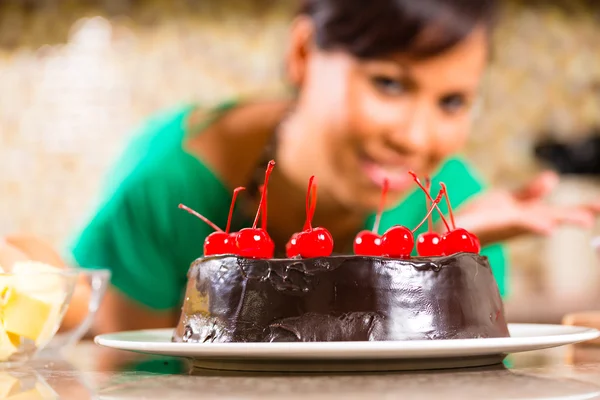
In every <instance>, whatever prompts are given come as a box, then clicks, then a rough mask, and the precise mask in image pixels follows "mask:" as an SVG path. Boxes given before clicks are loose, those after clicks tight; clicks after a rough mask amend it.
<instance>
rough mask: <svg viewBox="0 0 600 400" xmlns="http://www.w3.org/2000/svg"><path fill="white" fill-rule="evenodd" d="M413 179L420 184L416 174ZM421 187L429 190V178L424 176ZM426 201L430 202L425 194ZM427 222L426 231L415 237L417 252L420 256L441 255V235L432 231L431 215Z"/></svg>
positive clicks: (427, 191)
mask: <svg viewBox="0 0 600 400" xmlns="http://www.w3.org/2000/svg"><path fill="white" fill-rule="evenodd" d="M413 179H415V182H416V183H417V185H419V184H420V182H418V179H417V177H416V175H413ZM419 187H421V185H419ZM421 189H423V190H424V191H425V193H426V194H428V193H430V192H431V180H430V179H429V178H426V187H425V188H423V187H421ZM426 202H427V203H430V200H429V196H426ZM428 208H429V206H428ZM433 208H434V207H432V208H431V209H432V210H433ZM427 223H428V229H427V232H425V233H421V234H420V235H419V236H418V237H417V253H418V254H419V255H420V256H421V257H435V256H441V255H442V253H443V251H442V245H441V244H442V236H441V235H440V234H439V233H437V232H434V231H433V221H432V219H431V216H429V218H427Z"/></svg>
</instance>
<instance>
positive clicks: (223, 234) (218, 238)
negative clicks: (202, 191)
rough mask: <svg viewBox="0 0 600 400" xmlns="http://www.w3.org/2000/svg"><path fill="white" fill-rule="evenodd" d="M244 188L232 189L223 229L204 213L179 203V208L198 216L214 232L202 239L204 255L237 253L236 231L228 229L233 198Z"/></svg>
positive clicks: (231, 215) (232, 208)
mask: <svg viewBox="0 0 600 400" xmlns="http://www.w3.org/2000/svg"><path fill="white" fill-rule="evenodd" d="M244 189H245V188H243V187H238V188H236V189H235V190H234V191H233V196H232V199H231V205H230V207H229V216H228V217H227V227H226V228H225V231H223V230H222V229H221V228H219V227H218V226H217V225H215V224H214V223H213V222H211V221H210V220H209V219H208V218H206V217H205V216H204V215H202V214H200V213H198V212H197V211H194V210H192V209H191V208H189V207H187V206H185V205H183V204H180V205H179V208H181V209H182V210H185V211H187V212H189V213H190V214H192V215H194V216H196V217H198V218H200V219H201V220H202V221H204V222H205V223H206V224H208V225H209V226H210V227H212V228H213V229H214V230H215V232H213V233H211V234H210V235H208V236H207V237H206V239H204V255H205V256H214V255H219V254H237V248H236V247H235V237H236V235H237V233H235V232H234V233H229V229H230V228H231V219H232V217H233V210H234V209H235V200H236V199H237V196H238V193H240V192H241V191H242V190H244Z"/></svg>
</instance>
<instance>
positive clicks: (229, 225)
mask: <svg viewBox="0 0 600 400" xmlns="http://www.w3.org/2000/svg"><path fill="white" fill-rule="evenodd" d="M242 190H246V188H245V187H241V186H240V187H238V188H235V190H234V191H233V195H232V197H231V206H229V216H228V217H227V227H226V228H225V233H229V229H230V228H231V219H232V218H233V210H234V209H235V199H236V198H237V196H238V193H240V192H241V191H242Z"/></svg>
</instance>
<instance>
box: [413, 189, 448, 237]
mask: <svg viewBox="0 0 600 400" xmlns="http://www.w3.org/2000/svg"><path fill="white" fill-rule="evenodd" d="M443 195H444V189H440V192H439V193H438V195H437V197H436V199H435V200H434V201H433V204H432V206H431V207H430V208H429V211H428V212H427V215H426V216H425V218H423V220H422V221H421V223H420V224H419V225H417V227H416V228H415V229H413V230H412V233H415V232H416V231H418V230H419V228H421V227H422V226H423V224H424V223H425V221H427V220H429V219H430V217H431V213H432V212H433V210H435V208H436V207H437V205H438V204H439V202H440V201H442V196H443Z"/></svg>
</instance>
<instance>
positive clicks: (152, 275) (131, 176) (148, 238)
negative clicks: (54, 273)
mask: <svg viewBox="0 0 600 400" xmlns="http://www.w3.org/2000/svg"><path fill="white" fill-rule="evenodd" d="M164 130H165V132H167V131H170V134H165V138H167V137H168V139H169V140H159V139H158V136H155V137H154V139H153V140H155V141H157V148H152V146H150V147H147V148H146V149H144V151H145V152H146V154H145V155H144V156H143V157H140V158H139V159H136V158H135V157H131V158H129V160H135V161H134V164H135V165H124V164H123V163H120V168H121V171H127V174H126V176H125V177H124V178H123V179H120V180H119V181H118V182H112V184H111V190H110V191H109V192H108V193H107V196H106V198H107V200H106V201H105V202H104V203H103V204H102V205H101V206H100V207H99V209H98V210H97V211H96V212H95V215H94V217H93V218H92V219H91V221H90V222H89V223H88V224H87V226H86V227H85V228H84V229H83V231H82V233H81V234H80V236H79V237H78V238H77V239H76V241H75V244H74V247H73V248H72V255H73V257H74V259H75V261H76V263H77V264H78V265H80V266H81V267H84V268H108V269H110V270H111V272H112V278H111V284H112V285H113V286H114V287H116V288H117V289H118V290H119V291H121V292H122V293H123V294H125V295H126V296H127V297H129V298H130V299H132V300H134V301H135V302H137V303H140V304H142V305H145V306H146V307H148V308H151V309H155V310H169V309H174V308H175V307H178V306H179V305H180V304H181V300H182V295H183V290H184V288H185V282H186V274H187V271H188V268H189V265H190V263H191V262H192V261H193V260H194V259H196V258H198V257H200V256H202V247H203V241H204V238H205V237H206V236H207V235H209V234H210V233H211V232H212V229H211V228H209V227H208V226H207V225H205V224H204V223H203V222H202V221H200V220H198V219H197V218H195V217H193V216H191V215H189V214H188V213H186V212H184V211H182V210H179V209H178V205H179V204H180V203H184V204H186V205H188V206H189V207H192V208H193V209H195V210H197V211H198V212H200V213H202V214H204V215H205V216H207V217H208V218H209V219H211V220H212V221H213V222H215V223H216V224H218V225H220V226H223V225H224V223H225V221H226V218H227V212H228V208H229V198H230V194H229V191H228V190H227V189H226V188H225V186H224V185H223V184H222V183H221V182H220V181H219V180H218V179H217V178H216V177H215V175H214V174H213V173H212V172H211V171H210V170H209V169H208V168H207V167H206V166H204V164H202V163H201V162H200V161H198V160H197V159H196V158H195V157H193V156H191V155H190V154H188V153H186V152H184V151H183V149H182V148H181V142H180V141H172V140H173V137H172V136H173V135H177V134H178V130H177V129H174V128H173V129H171V128H168V127H165V128H164ZM167 133H169V132H167ZM158 134H159V135H160V134H162V131H161V132H159V133H158ZM134 147H135V146H134ZM131 150H132V151H136V152H139V151H140V148H139V147H136V148H135V149H133V148H132V149H131ZM130 154H131V153H130V152H126V154H125V155H124V160H125V161H126V159H127V157H128V156H129V155H130ZM122 161H123V160H122Z"/></svg>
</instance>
